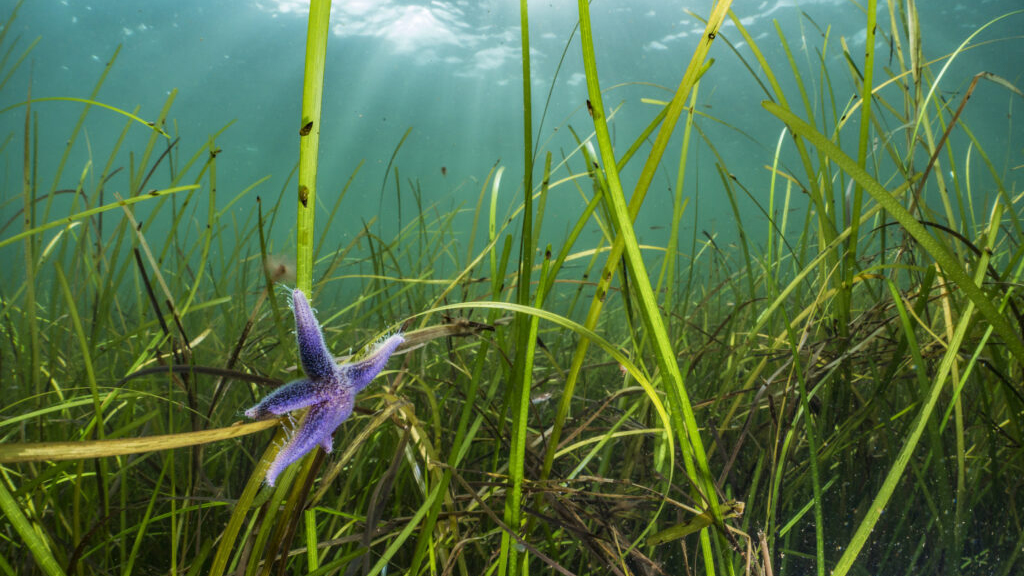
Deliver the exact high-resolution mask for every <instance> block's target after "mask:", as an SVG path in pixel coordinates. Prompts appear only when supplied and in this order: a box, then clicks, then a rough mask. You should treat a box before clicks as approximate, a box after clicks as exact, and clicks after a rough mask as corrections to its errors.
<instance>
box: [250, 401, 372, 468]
mask: <svg viewBox="0 0 1024 576" xmlns="http://www.w3.org/2000/svg"><path fill="white" fill-rule="evenodd" d="M354 400H355V396H354V395H353V394H352V393H351V392H348V391H346V392H343V393H342V394H341V395H339V396H338V397H337V398H334V399H331V400H328V401H326V402H321V403H319V404H314V405H313V407H312V408H310V409H309V412H308V413H307V414H306V419H305V420H303V421H302V424H301V425H300V426H299V429H298V430H297V431H296V432H295V435H294V436H293V437H292V439H291V440H290V441H289V442H288V444H286V445H285V446H284V448H282V449H281V451H280V452H278V453H277V458H275V459H274V461H273V462H272V463H271V464H270V467H269V468H268V469H267V484H269V485H270V486H273V485H274V482H276V481H277V477H278V476H279V475H280V474H281V472H283V471H284V469H285V468H287V467H288V466H290V465H291V464H293V463H294V462H297V461H298V460H299V459H300V458H302V457H303V456H305V455H306V454H307V453H309V451H310V450H312V449H313V448H315V447H316V446H317V445H318V444H319V445H320V446H322V447H323V448H324V451H326V452H330V451H331V448H332V437H333V435H334V430H335V429H337V427H338V426H339V425H341V423H342V422H344V421H345V420H346V419H347V418H348V417H349V416H350V415H351V414H352V407H353V405H354V403H355V402H354Z"/></svg>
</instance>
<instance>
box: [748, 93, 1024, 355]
mask: <svg viewBox="0 0 1024 576" xmlns="http://www.w3.org/2000/svg"><path fill="white" fill-rule="evenodd" d="M761 105H762V106H764V107H765V109H767V110H768V111H769V112H771V113H772V114H773V115H775V116H776V117H777V118H779V119H780V120H782V121H783V122H785V123H786V125H787V126H789V129H790V130H792V131H793V133H794V134H796V135H798V136H801V137H803V138H805V139H807V140H808V141H809V142H811V143H812V144H814V145H815V146H816V147H817V148H818V150H820V151H821V152H823V153H824V154H825V155H826V156H828V158H829V159H830V160H832V161H833V162H835V163H836V164H837V165H838V166H839V167H840V168H842V169H843V170H845V171H846V173H847V174H849V175H850V177H851V178H853V179H854V180H855V181H856V182H857V184H859V185H860V186H861V187H863V188H864V190H865V191H866V192H867V193H868V194H870V195H871V197H872V198H874V199H875V202H877V203H878V204H879V205H880V206H881V207H882V208H883V209H885V211H886V212H888V213H889V214H890V215H891V216H892V217H893V218H895V219H896V220H897V221H898V222H899V223H900V225H901V226H903V228H904V229H905V230H906V231H907V232H908V233H909V234H910V235H911V236H913V237H914V239H915V240H917V242H918V243H919V244H920V245H921V247H922V248H924V250H925V252H927V253H928V254H929V255H930V256H931V257H932V259H933V260H935V262H936V263H938V265H939V266H940V267H941V268H942V271H943V273H944V274H946V275H947V276H948V277H949V279H950V280H952V281H953V283H955V284H956V285H957V287H959V288H960V289H961V290H963V292H964V294H966V295H967V297H968V298H970V300H971V302H973V303H974V305H975V306H977V307H978V311H980V312H981V314H982V316H984V317H985V319H986V320H988V322H989V324H991V325H992V327H993V329H995V331H996V333H997V334H999V335H1000V336H1001V337H1002V338H1003V340H1004V342H1005V344H1006V347H1007V348H1008V349H1009V350H1010V354H1011V355H1012V356H1013V357H1014V358H1015V359H1016V360H1017V362H1018V363H1019V364H1021V365H1022V366H1024V340H1022V339H1021V336H1020V335H1019V334H1017V333H1016V332H1015V331H1014V329H1013V327H1012V326H1011V325H1010V322H1009V321H1008V320H1007V318H1006V316H1005V315H1003V314H1001V313H1000V312H999V311H998V310H996V307H995V305H993V304H992V302H991V301H990V300H989V299H988V297H987V296H986V295H985V293H984V292H983V291H982V290H981V288H979V287H978V285H977V284H975V283H974V281H973V280H972V279H971V277H970V276H968V275H967V272H966V271H965V270H964V268H963V266H962V265H961V264H960V263H959V262H958V261H957V259H956V258H955V257H954V256H953V254H951V253H950V252H949V250H948V249H947V248H946V246H945V245H943V244H942V243H941V242H939V241H938V240H937V239H936V238H935V237H934V236H932V235H931V234H929V233H928V230H927V229H926V228H925V227H924V225H923V224H921V223H920V222H918V221H917V219H915V218H914V217H913V216H912V215H911V214H910V212H909V211H908V210H907V209H906V208H904V207H903V205H902V204H900V202H899V200H897V198H896V196H894V195H892V194H890V193H889V191H888V190H886V189H885V187H883V186H882V185H881V184H880V183H879V182H878V181H877V180H875V179H874V177H872V176H871V174H869V173H868V172H867V170H865V169H864V168H863V167H862V166H860V165H858V164H857V161H856V160H854V159H853V158H850V157H849V156H848V155H847V154H846V153H845V152H843V151H842V150H841V149H840V148H839V146H837V145H836V144H835V143H834V142H832V141H831V140H829V139H828V138H826V137H825V136H824V135H823V134H821V133H820V132H818V131H817V130H815V129H814V128H813V127H812V126H811V125H810V124H808V123H807V122H804V121H803V120H801V119H800V118H798V117H797V116H796V115H795V114H793V112H791V111H790V110H788V109H786V108H783V107H782V106H779V105H778V104H776V103H774V102H767V101H765V102H762V103H761Z"/></svg>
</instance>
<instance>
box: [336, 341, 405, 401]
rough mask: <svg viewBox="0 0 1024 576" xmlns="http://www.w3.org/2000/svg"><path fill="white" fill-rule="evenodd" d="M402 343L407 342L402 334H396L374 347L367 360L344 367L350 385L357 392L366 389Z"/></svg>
mask: <svg viewBox="0 0 1024 576" xmlns="http://www.w3.org/2000/svg"><path fill="white" fill-rule="evenodd" d="M402 342H405V338H402V335H401V334H395V335H393V336H391V337H390V338H387V339H385V340H382V341H380V342H378V343H377V344H376V345H374V347H373V350H372V351H371V352H370V355H369V356H367V357H366V358H363V359H362V360H360V361H359V362H353V363H352V364H344V365H342V367H341V369H342V370H343V372H344V373H345V375H346V376H347V377H348V380H349V385H350V386H351V387H352V388H353V389H354V390H356V391H357V392H358V391H359V390H362V389H363V388H366V385H367V384H369V383H370V381H372V380H373V379H374V378H375V377H376V376H377V374H379V373H380V371H381V370H383V369H384V366H385V365H386V364H387V363H388V358H390V357H391V354H393V353H394V351H395V349H396V348H398V346H399V345H401V344H402Z"/></svg>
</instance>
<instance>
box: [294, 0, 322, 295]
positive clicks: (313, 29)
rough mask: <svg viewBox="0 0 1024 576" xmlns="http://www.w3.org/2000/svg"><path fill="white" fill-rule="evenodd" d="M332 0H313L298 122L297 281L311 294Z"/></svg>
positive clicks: (310, 7) (310, 10)
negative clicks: (300, 114)
mask: <svg viewBox="0 0 1024 576" xmlns="http://www.w3.org/2000/svg"><path fill="white" fill-rule="evenodd" d="M330 18H331V0H313V1H312V2H310V6H309V25H308V26H307V28H306V65H305V73H304V75H303V82H302V120H301V122H300V123H299V130H298V132H299V189H298V202H297V204H296V207H297V209H298V224H297V230H298V231H297V243H296V251H297V254H296V259H295V265H296V276H297V279H296V282H297V283H298V288H299V289H300V290H302V291H303V292H305V293H306V294H308V295H310V296H312V294H313V228H314V215H315V213H316V210H315V209H316V174H317V158H318V154H319V151H320V128H321V118H320V110H321V107H322V103H323V91H324V69H325V64H326V60H327V36H328V34H329V32H330V28H329V24H330Z"/></svg>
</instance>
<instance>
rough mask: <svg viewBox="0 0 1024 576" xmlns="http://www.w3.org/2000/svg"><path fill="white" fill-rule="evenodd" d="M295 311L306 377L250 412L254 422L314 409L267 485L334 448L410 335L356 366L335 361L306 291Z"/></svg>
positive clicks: (295, 295)
mask: <svg viewBox="0 0 1024 576" xmlns="http://www.w3.org/2000/svg"><path fill="white" fill-rule="evenodd" d="M292 311H293V312H294V313H295V340H296V341H297V342H298V346H299V359H300V361H301V363H302V370H303V371H304V372H305V373H306V376H307V378H303V379H301V380H295V381H294V382H289V383H288V384H285V385H284V386H281V387H280V388H278V389H277V390H274V391H273V392H271V393H270V394H268V395H267V396H266V397H265V398H264V399H263V400H262V401H261V402H260V403H259V404H257V405H255V406H253V407H252V408H250V409H248V410H246V411H245V415H246V416H248V417H249V418H253V419H255V420H263V419H266V418H273V417H275V416H282V415H284V414H287V413H288V412H291V411H292V410H298V409H300V408H307V407H308V408H309V412H308V413H307V414H306V418H305V420H303V421H302V424H301V425H300V426H299V429H298V430H297V431H296V432H295V435H294V436H293V437H292V438H291V440H290V441H289V442H288V443H287V444H286V445H285V446H284V448H282V449H281V450H280V452H278V453H277V458H275V459H274V461H273V463H271V464H270V468H268V469H267V484H269V485H270V486H273V485H274V482H276V481H277V477H278V475H279V474H280V473H281V472H282V471H284V469H285V468H287V467H288V466H289V465H291V464H292V463H293V462H295V461H297V460H298V459H299V458H302V457H303V456H305V455H306V453H307V452H309V451H310V450H312V449H313V448H315V447H316V445H317V444H319V445H320V447H322V448H323V449H324V451H326V452H330V451H331V448H332V447H333V436H334V430H335V429H337V427H338V426H340V425H341V423H342V422H344V421H345V420H346V419H348V417H349V416H351V415H352V408H353V406H355V400H356V393H357V392H359V391H360V390H362V389H363V388H366V386H367V384H369V383H370V381H371V380H373V378H374V377H375V376H377V374H378V373H380V371H381V370H382V369H384V366H385V365H386V364H387V362H388V358H390V357H391V354H392V353H393V352H394V351H395V349H396V348H398V346H399V345H400V344H402V342H405V339H404V338H402V335H401V334H394V335H392V336H391V337H389V338H386V339H384V340H381V341H380V342H378V343H377V344H375V345H374V346H373V349H372V350H371V351H370V354H369V355H368V356H366V357H365V358H363V359H362V360H360V361H359V362H353V363H351V364H336V363H335V362H334V358H333V357H332V356H331V353H330V352H329V351H328V350H327V345H326V344H324V336H323V333H322V332H321V331H320V324H318V323H317V321H316V317H315V316H314V315H313V309H312V308H310V307H309V301H308V300H306V295H305V294H303V293H302V291H301V290H298V289H296V290H294V291H292Z"/></svg>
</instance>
